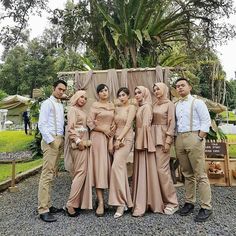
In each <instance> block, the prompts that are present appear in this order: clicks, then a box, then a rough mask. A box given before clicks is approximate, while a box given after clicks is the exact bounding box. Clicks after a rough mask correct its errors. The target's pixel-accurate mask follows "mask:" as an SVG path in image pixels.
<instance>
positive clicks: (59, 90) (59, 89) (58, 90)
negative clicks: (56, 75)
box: [52, 83, 66, 99]
mask: <svg viewBox="0 0 236 236" xmlns="http://www.w3.org/2000/svg"><path fill="white" fill-rule="evenodd" d="M65 91H66V86H65V85H64V84H61V83H60V84H58V85H57V86H56V87H55V88H54V90H53V92H52V95H53V96H54V97H55V98H57V99H61V98H62V96H63V94H64V93H65Z"/></svg>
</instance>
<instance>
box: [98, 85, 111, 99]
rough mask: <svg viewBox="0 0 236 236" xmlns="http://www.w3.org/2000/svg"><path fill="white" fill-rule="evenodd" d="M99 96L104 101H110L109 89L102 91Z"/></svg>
mask: <svg viewBox="0 0 236 236" xmlns="http://www.w3.org/2000/svg"><path fill="white" fill-rule="evenodd" d="M98 96H99V98H100V99H102V100H106V99H108V97H109V91H108V88H107V87H105V88H104V89H102V90H101V91H100V92H99V93H98Z"/></svg>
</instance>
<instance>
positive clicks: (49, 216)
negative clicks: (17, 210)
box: [39, 212, 57, 222]
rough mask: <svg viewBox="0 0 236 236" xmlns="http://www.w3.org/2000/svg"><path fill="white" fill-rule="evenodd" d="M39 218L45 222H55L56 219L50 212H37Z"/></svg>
mask: <svg viewBox="0 0 236 236" xmlns="http://www.w3.org/2000/svg"><path fill="white" fill-rule="evenodd" d="M39 218H40V219H41V220H43V221H45V222H55V221H57V219H56V218H55V217H54V216H53V215H52V214H51V213H50V212H46V213H43V214H39Z"/></svg>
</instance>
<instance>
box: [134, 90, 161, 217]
mask: <svg viewBox="0 0 236 236" xmlns="http://www.w3.org/2000/svg"><path fill="white" fill-rule="evenodd" d="M134 94H135V98H136V100H137V102H138V104H139V107H138V110H137V113H136V123H135V125H136V133H135V135H136V136H135V149H134V173H133V193H132V196H133V203H134V207H133V216H135V217H139V216H143V215H144V214H145V212H146V211H147V210H148V209H150V210H151V211H152V212H155V213H156V212H159V213H163V209H164V205H163V201H162V196H161V189H160V183H159V178H158V174H157V165H156V156H155V152H156V148H155V145H154V140H153V138H152V135H151V122H152V105H151V102H152V101H151V94H150V91H149V90H148V89H147V88H145V87H143V86H137V87H136V88H135V91H134Z"/></svg>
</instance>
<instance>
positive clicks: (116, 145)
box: [114, 139, 120, 150]
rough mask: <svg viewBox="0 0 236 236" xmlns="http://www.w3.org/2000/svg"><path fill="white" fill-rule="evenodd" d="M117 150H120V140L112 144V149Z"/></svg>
mask: <svg viewBox="0 0 236 236" xmlns="http://www.w3.org/2000/svg"><path fill="white" fill-rule="evenodd" d="M119 148H120V140H118V139H117V140H116V141H115V143H114V149H115V150H118V149H119Z"/></svg>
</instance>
